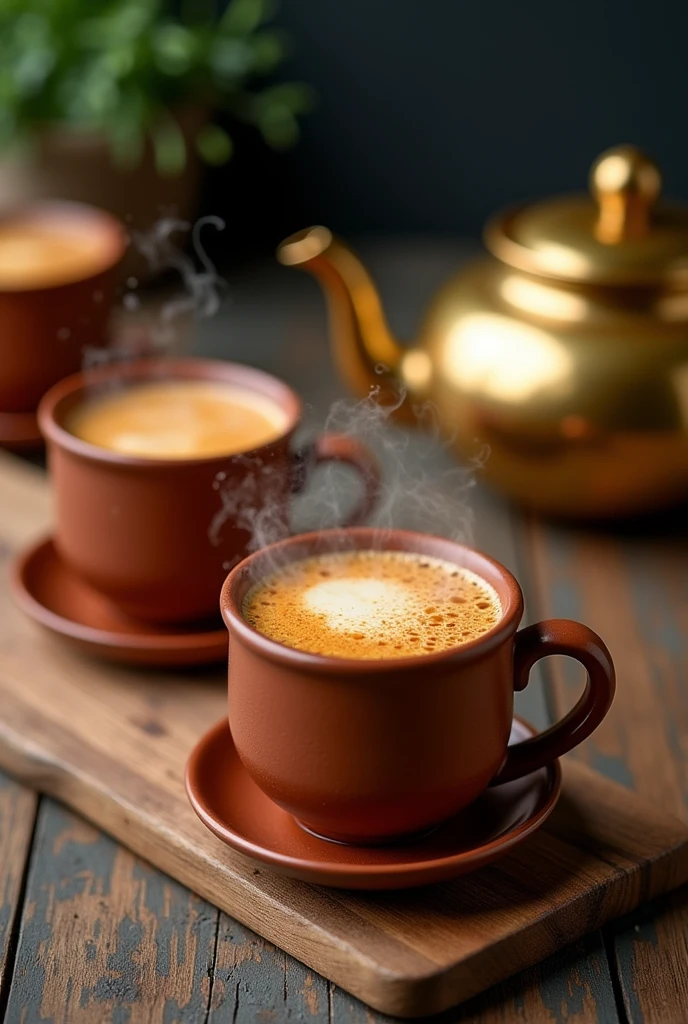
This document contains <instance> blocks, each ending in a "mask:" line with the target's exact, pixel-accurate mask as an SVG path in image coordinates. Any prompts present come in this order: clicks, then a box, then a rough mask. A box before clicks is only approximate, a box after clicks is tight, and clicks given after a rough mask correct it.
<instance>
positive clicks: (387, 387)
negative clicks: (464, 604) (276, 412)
mask: <svg viewBox="0 0 688 1024" xmlns="http://www.w3.org/2000/svg"><path fill="white" fill-rule="evenodd" d="M591 185H592V191H593V198H592V199H591V198H589V197H588V198H581V197H573V198H571V197H565V198H562V199H553V200H546V201H544V202H542V203H538V204H535V205H534V206H533V207H526V208H523V209H521V210H520V211H516V212H512V213H507V214H505V215H502V216H501V217H498V218H495V219H494V220H493V221H491V222H490V224H489V225H488V226H487V229H486V243H487V245H488V248H489V249H490V250H491V252H492V256H488V257H484V258H482V259H479V260H476V261H474V262H473V263H471V264H470V265H468V266H467V267H464V268H462V269H461V270H460V271H459V272H458V273H457V274H456V275H455V276H454V277H453V278H451V279H450V280H449V281H448V282H447V283H446V284H445V285H444V286H443V288H442V289H441V290H440V291H439V293H438V294H437V295H436V296H435V298H434V300H433V301H432V303H431V305H430V307H429V309H428V311H427V313H426V315H425V317H424V320H423V323H422V325H421V331H420V337H419V341H418V344H417V345H416V346H414V347H412V348H405V347H404V346H402V345H400V344H399V343H398V342H397V341H396V340H395V339H394V337H393V336H392V334H391V332H390V330H389V328H388V326H387V324H386V321H385V318H384V313H383V311H382V307H381V304H380V300H379V298H378V294H377V291H376V289H375V286H374V284H373V282H372V280H371V278H370V276H369V275H368V273H367V271H366V270H365V269H364V267H363V266H362V264H361V263H360V261H359V260H358V259H357V257H356V256H354V255H353V253H352V252H351V251H350V250H349V249H348V247H347V246H346V245H345V244H344V243H343V242H341V241H340V240H339V239H336V238H334V237H333V236H332V235H331V233H330V232H329V231H328V230H327V229H325V228H313V229H309V230H307V231H305V232H301V233H300V234H299V235H296V236H292V238H290V239H287V241H286V242H285V243H283V244H282V246H281V247H280V249H279V251H278V256H279V258H280V260H281V261H282V262H283V263H286V264H289V265H299V266H301V267H303V268H305V269H307V270H309V271H310V272H311V273H313V274H314V275H315V276H317V277H318V278H319V279H320V281H321V283H322V284H323V287H324V289H325V291H326V292H327V295H328V298H329V301H330V312H331V321H332V329H333V350H334V355H335V359H336V362H337V365H338V367H339V370H340V373H341V374H342V376H343V378H344V379H345V380H346V381H347V382H348V384H349V385H350V386H351V387H352V389H353V390H354V391H355V392H356V393H358V394H360V395H365V394H368V392H369V389H370V388H371V386H374V387H376V388H377V394H378V395H379V398H380V400H381V401H383V402H388V403H389V402H395V401H397V402H398V395H399V393H400V392H401V393H403V394H405V395H406V398H405V400H404V401H403V403H401V405H400V406H399V410H398V413H397V415H398V416H400V417H402V418H404V419H406V420H407V421H411V420H413V418H414V407H416V408H417V407H418V405H419V404H422V403H423V402H426V401H428V400H431V401H432V402H433V404H434V406H435V409H436V413H437V419H438V421H439V423H440V424H441V426H442V428H443V430H444V431H445V433H446V435H447V436H448V437H450V438H451V439H452V440H453V443H454V444H455V446H456V450H457V452H458V453H459V454H460V455H461V456H462V457H463V458H464V459H471V458H474V457H476V456H477V454H478V453H479V452H480V450H481V448H482V447H483V446H484V445H489V449H490V455H489V457H488V458H487V460H486V462H485V466H484V470H483V472H484V475H485V477H486V478H487V479H488V480H489V481H490V482H491V483H492V484H493V485H494V486H495V487H497V488H499V489H501V490H502V491H504V492H505V493H507V494H508V495H510V496H512V497H513V498H515V499H517V500H518V501H519V502H521V503H523V504H525V505H529V506H531V507H533V508H536V509H538V510H541V511H545V512H549V513H554V514H557V515H564V516H573V517H597V516H618V515H627V514H633V513H638V512H642V511H646V510H650V509H654V508H657V507H661V506H663V505H667V504H671V503H673V502H675V501H678V500H680V499H681V498H683V497H685V496H686V495H688V210H687V209H685V208H680V207H669V206H660V205H659V204H658V202H657V200H658V195H659V191H660V187H661V179H660V175H659V171H658V170H657V168H656V167H655V165H654V164H653V163H652V162H651V161H650V160H649V159H648V158H647V157H645V156H644V154H642V153H641V152H640V151H639V150H636V149H634V148H633V147H628V146H623V147H618V149H616V150H609V151H607V152H606V153H604V154H602V156H601V157H600V158H598V160H597V161H596V162H595V164H594V165H593V168H592V171H591Z"/></svg>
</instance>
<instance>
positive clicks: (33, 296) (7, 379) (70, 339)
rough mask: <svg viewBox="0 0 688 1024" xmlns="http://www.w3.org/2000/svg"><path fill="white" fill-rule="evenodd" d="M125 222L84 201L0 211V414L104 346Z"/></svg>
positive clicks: (28, 406)
mask: <svg viewBox="0 0 688 1024" xmlns="http://www.w3.org/2000/svg"><path fill="white" fill-rule="evenodd" d="M126 245H127V239H126V234H125V231H124V228H123V226H122V225H121V224H119V222H118V221H117V220H115V218H114V217H111V216H110V214H108V213H106V212H105V211H104V210H97V209H95V208H94V207H91V206H86V205H84V204H82V203H68V202H62V201H60V202H58V201H50V202H40V203H33V204H31V205H30V206H27V207H25V208H23V209H18V210H15V211H12V212H8V213H4V214H2V215H0V322H1V323H2V332H1V333H0V412H2V413H10V414H12V413H16V414H23V413H32V412H33V411H34V410H35V409H36V406H37V405H38V401H39V399H40V398H41V396H42V395H43V394H44V393H45V392H46V391H47V390H48V388H49V387H51V385H53V384H54V383H55V382H56V381H58V380H60V379H61V378H62V377H66V376H67V375H68V374H71V373H74V372H75V371H76V370H78V369H79V367H80V366H81V364H82V360H83V351H84V347H85V346H89V347H92V348H97V347H99V346H102V345H104V344H105V342H106V340H107V337H106V327H107V322H108V318H109V316H110V309H111V305H112V297H113V291H114V286H115V274H114V271H115V267H116V266H117V264H118V262H119V261H120V259H121V258H122V256H123V254H124V251H125V249H126Z"/></svg>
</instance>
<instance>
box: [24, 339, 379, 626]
mask: <svg viewBox="0 0 688 1024" xmlns="http://www.w3.org/2000/svg"><path fill="white" fill-rule="evenodd" d="M170 379H171V380H210V381H214V382H222V381H224V382H226V383H227V384H231V385H233V386H235V387H240V388H245V389H247V390H248V391H249V392H251V391H254V392H256V393H258V394H260V395H263V396H266V397H267V398H270V399H272V400H273V401H274V402H275V403H277V404H278V405H279V406H280V408H281V409H282V410H283V411H284V413H285V414H286V426H285V429H284V432H283V434H282V435H281V436H280V437H278V438H277V439H276V440H275V441H272V442H270V443H269V444H265V445H263V446H261V447H259V448H256V449H255V450H253V451H251V452H243V453H240V454H238V455H222V456H213V457H202V458H184V459H156V458H144V457H138V456H131V455H124V454H120V453H118V452H115V451H110V450H107V449H105V448H100V447H97V446H95V445H93V444H89V443H87V442H86V441H83V440H81V439H80V438H78V437H75V436H74V435H73V434H71V433H70V432H69V431H68V430H66V429H65V425H64V424H65V418H66V417H67V414H68V413H69V412H70V410H71V409H73V408H74V407H75V406H77V405H78V404H79V403H80V402H82V401H83V400H84V399H85V398H86V396H93V395H94V394H96V393H98V392H101V393H102V392H104V391H107V390H111V389H113V388H126V387H127V386H128V385H132V384H136V383H137V382H142V381H153V380H155V381H159V380H170ZM38 418H39V425H40V428H41V430H42V432H43V434H44V435H45V437H46V440H47V444H48V459H49V467H50V472H51V477H52V483H53V489H54V499H55V516H56V524H55V545H56V548H57V550H58V553H59V555H60V556H61V558H62V559H63V560H64V562H65V563H66V564H67V565H68V566H69V567H70V568H71V569H72V570H73V571H74V572H76V573H78V575H79V576H80V577H81V578H82V579H83V580H85V581H86V582H87V583H89V584H91V586H93V587H94V588H95V589H96V590H98V591H100V592H101V594H104V595H105V596H106V597H108V598H110V599H111V600H112V601H113V602H114V603H115V604H117V605H118V606H119V608H120V609H121V610H122V611H124V612H126V613H127V614H129V615H130V616H133V617H134V618H137V619H141V620H145V621H150V622H160V623H162V622H167V623H170V622H190V621H192V620H198V619H202V618H205V617H208V616H211V615H212V616H217V600H218V595H219V593H220V589H221V587H222V582H223V580H224V579H225V577H226V575H227V571H228V569H230V568H231V567H232V566H233V565H234V564H235V563H236V562H238V561H239V560H240V559H241V558H242V557H243V556H244V555H245V554H246V552H247V550H248V549H249V548H250V545H251V542H252V540H254V539H255V538H258V539H260V536H261V535H267V536H269V537H270V538H271V539H274V538H276V537H284V536H287V535H288V534H289V505H290V496H291V495H292V494H293V493H294V492H297V491H300V490H301V489H302V488H303V487H304V485H305V484H306V482H307V479H308V477H309V475H310V471H311V470H312V469H313V468H314V467H315V466H317V465H318V464H319V463H322V462H329V461H338V462H345V463H350V464H351V465H352V466H354V467H355V468H356V469H357V470H358V471H359V473H360V474H361V476H362V478H363V485H364V493H363V497H362V499H361V501H360V503H359V505H358V507H357V508H356V509H355V510H354V512H353V513H352V515H351V517H350V522H352V523H358V522H361V521H363V520H364V519H365V517H366V516H367V514H368V512H369V511H370V509H371V507H372V504H373V502H374V499H375V495H376V493H377V489H378V485H379V476H378V469H377V463H376V461H375V459H374V458H373V456H372V455H371V453H370V452H369V451H368V449H367V448H365V447H364V446H363V445H361V444H360V443H359V442H358V441H356V440H354V439H353V438H350V437H345V436H343V435H339V434H323V435H321V436H320V437H318V438H317V439H316V440H315V441H313V442H311V443H309V444H306V445H304V446H302V447H300V448H296V449H295V448H294V446H293V444H292V440H293V435H294V431H295V430H296V428H297V427H298V425H299V423H300V420H301V403H300V401H299V398H298V396H297V395H296V394H295V392H294V391H292V390H291V388H290V387H288V386H287V385H286V384H284V383H282V381H280V380H278V379H277V378H275V377H271V376H269V375H268V374H266V373H262V372H261V371H259V370H255V369H252V368H250V367H248V366H240V365H237V364H235V363H226V362H213V361H210V360H202V359H180V360H140V361H137V362H132V363H129V364H122V365H119V366H114V365H111V366H107V367H99V368H98V369H96V370H93V371H88V372H86V373H78V374H75V375H74V376H72V377H68V378H67V379H66V380H63V381H61V382H60V383H59V384H57V385H55V387H53V388H52V389H51V390H50V391H49V392H48V394H47V395H45V397H44V398H43V400H42V401H41V404H40V407H39V412H38Z"/></svg>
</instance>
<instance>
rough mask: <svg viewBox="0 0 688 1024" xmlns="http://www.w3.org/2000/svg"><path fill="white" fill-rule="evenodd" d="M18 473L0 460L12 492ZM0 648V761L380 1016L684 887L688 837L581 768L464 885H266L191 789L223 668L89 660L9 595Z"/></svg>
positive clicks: (8, 541) (430, 1005)
mask: <svg viewBox="0 0 688 1024" xmlns="http://www.w3.org/2000/svg"><path fill="white" fill-rule="evenodd" d="M15 464H16V463H15V460H12V459H11V458H10V459H3V460H2V462H0V474H1V479H2V481H3V482H5V481H13V480H14V467H15ZM27 472H30V471H27V470H25V469H24V468H22V469H21V471H20V482H19V485H17V483H16V482H13V483H12V485H11V486H10V487H8V488H4V493H5V494H7V495H10V494H13V495H14V497H13V498H8V499H7V500H6V501H5V503H4V508H3V516H2V520H1V521H0V534H1V535H2V537H3V539H4V540H5V548H6V549H11V548H12V547H13V546H14V545H16V544H18V543H21V542H22V541H23V539H24V537H23V536H22V534H23V533H24V532H25V531H26V532H29V531H33V530H34V528H35V526H36V521H35V509H36V508H37V507H38V505H39V504H40V501H34V500H33V498H34V496H33V489H35V492H36V495H37V496H38V497H40V494H41V493H42V491H44V489H45V487H46V484H45V482H44V480H43V479H42V478H41V476H40V475H39V474H38V472H37V471H36V474H35V475H34V478H33V480H31V479H30V478H29V477H28V476H27V475H26V474H27ZM30 510H34V518H31V516H30V515H29V512H30ZM7 523H10V524H11V525H10V526H9V527H8V528H6V526H5V524H7ZM27 523H28V524H29V525H28V527H27V525H26V524H27ZM0 647H1V649H2V653H1V654H0V706H1V707H2V720H1V721H0V762H1V763H2V764H3V766H4V767H5V768H7V769H9V770H10V771H12V772H14V773H15V774H16V775H17V776H19V777H20V778H21V779H23V780H24V781H26V782H28V783H32V784H35V785H37V786H38V787H39V788H41V789H43V790H45V791H46V792H49V793H51V794H54V795H56V796H59V797H61V798H63V799H65V800H66V801H67V802H68V803H70V804H71V805H72V806H73V807H75V808H76V809H78V810H80V811H81V812H82V813H84V814H85V815H86V816H87V817H88V818H90V819H91V820H92V821H94V822H95V823H97V824H98V825H100V826H101V827H103V828H105V829H106V830H107V831H108V832H110V833H111V834H112V835H114V836H116V837H117V838H118V839H120V840H122V841H123V842H126V843H127V844H128V845H129V846H130V847H131V848H132V849H133V850H134V851H135V852H137V853H138V854H140V855H142V856H145V857H146V858H148V859H149V860H150V861H151V862H152V863H154V864H156V865H157V866H158V867H160V868H162V869H164V870H166V871H168V872H169V873H170V874H171V875H172V876H173V877H176V878H179V879H181V880H182V881H183V882H185V883H186V884H188V885H190V886H191V887H192V888H193V889H194V890H195V891H196V892H199V893H200V894H201V895H202V896H203V897H205V898H206V899H209V900H210V901H211V902H213V903H214V904H216V905H218V906H220V907H222V908H223V909H225V910H227V911H229V912H231V913H232V914H233V915H234V916H236V917H237V918H239V919H240V920H242V921H243V922H245V923H246V924H248V925H250V926H252V927H253V928H256V929H258V930H259V931H260V932H261V933H263V934H264V935H265V936H266V938H268V939H269V940H270V941H274V942H276V943H278V944H279V945H280V946H282V947H284V948H286V949H287V950H288V951H289V952H290V953H293V954H295V955H296V956H297V957H298V958H299V959H301V960H303V961H304V962H305V963H307V964H308V965H309V966H310V967H312V968H315V969H318V970H319V971H320V972H321V973H323V974H325V975H326V976H328V977H330V978H331V979H332V980H334V981H335V982H337V983H338V984H341V985H342V986H343V987H344V988H346V989H348V990H350V991H353V992H354V993H355V994H356V995H359V996H361V997H362V998H363V999H364V1000H365V1001H366V1002H369V1003H371V1004H372V1005H374V1006H376V1007H378V1008H380V1009H384V1010H385V1011H392V1012H396V1013H401V1014H406V1015H409V1014H418V1013H421V1012H429V1011H435V1010H438V1009H442V1008H443V1007H446V1006H448V1005H450V1004H451V1003H452V1002H456V1001H458V1000H459V999H462V998H465V997H467V996H470V995H473V994H475V993H476V992H478V991H480V990H481V989H483V988H485V987H487V986H488V985H490V984H492V983H494V982H495V981H497V980H499V979H500V978H502V977H505V976H507V975H510V974H512V973H514V972H515V971H516V970H518V969H520V968H522V967H524V966H527V965H529V964H531V963H534V962H535V961H537V960H539V959H541V958H542V957H543V956H545V955H547V954H549V953H551V952H553V951H554V950H555V949H557V948H558V946H560V945H561V944H562V941H567V940H568V939H573V938H576V937H577V936H579V935H581V934H583V933H584V932H586V931H588V930H590V928H594V927H596V926H597V925H599V924H601V923H603V922H604V921H606V920H608V919H610V918H612V917H615V916H617V915H618V914H620V913H623V912H625V911H627V910H629V909H630V908H632V907H634V906H636V905H637V904H638V902H639V901H642V900H645V899H648V898H650V897H651V896H652V895H654V894H655V893H660V892H663V891H665V890H666V889H670V888H672V887H673V886H675V885H676V884H678V883H679V882H681V881H683V880H684V879H686V878H688V843H687V838H688V830H687V829H686V828H685V827H684V826H680V825H679V824H678V823H674V821H673V819H671V818H668V817H667V818H665V817H664V816H661V815H657V814H656V813H654V811H653V809H652V807H651V806H650V805H648V806H647V807H645V806H644V805H642V804H640V803H639V802H638V801H637V800H636V798H634V797H633V796H631V795H630V794H626V792H625V791H624V790H622V789H620V788H618V787H615V786H613V785H611V784H609V783H606V782H605V781H604V780H602V778H601V777H600V776H597V775H594V774H592V773H590V772H589V771H588V770H587V769H582V768H581V769H577V770H569V771H568V772H567V773H566V781H565V791H564V797H563V798H562V802H561V804H560V807H559V808H558V809H557V811H556V812H555V814H554V815H553V817H552V819H551V821H550V822H549V823H548V824H547V825H546V826H545V828H544V829H543V830H541V832H540V833H538V834H537V835H535V836H533V837H532V838H531V840H530V841H529V843H528V845H527V846H526V847H524V848H520V849H517V850H515V851H513V853H512V854H511V855H510V856H508V857H507V858H505V859H504V860H503V861H501V862H500V863H498V864H497V865H495V866H494V867H491V868H488V869H486V870H485V871H483V872H480V873H479V874H477V875H475V876H472V877H469V878H465V879H460V880H458V881H457V882H456V883H448V884H446V885H442V886H436V887H433V888H431V889H426V890H423V891H422V892H410V893H401V894H386V895H385V896H382V897H375V896H362V895H361V896H356V895H354V894H349V893H340V892H334V893H333V892H325V891H323V890H318V889H316V888H313V887H309V886H306V885H303V884H301V883H297V882H294V881H292V880H290V879H285V878H280V877H278V876H275V875H271V874H270V873H268V872H265V871H263V869H260V870H258V869H256V868H255V867H254V866H253V865H252V864H251V863H250V862H249V861H247V860H245V859H244V858H242V857H241V856H240V855H238V854H235V853H233V852H231V851H228V850H227V849H226V848H224V847H223V846H222V845H221V844H220V843H218V841H217V840H215V839H214V838H213V837H212V836H210V835H209V834H208V833H207V832H206V831H205V830H204V829H203V827H202V826H201V825H200V823H199V822H198V821H197V820H196V818H195V816H194V815H193V813H192V812H191V809H190V807H189V806H188V804H187V802H186V798H185V795H184V792H183V787H182V773H183V767H184V760H185V757H186V754H187V752H188V750H189V749H190V747H191V746H192V744H193V742H194V740H195V738H196V737H197V736H198V735H200V733H201V732H202V731H203V730H204V729H205V728H207V727H208V726H209V725H210V724H211V723H212V722H213V721H214V720H216V719H217V718H218V717H220V716H221V715H222V714H223V713H224V705H225V694H224V689H225V679H224V672H223V671H222V670H219V671H218V672H217V673H208V674H206V675H201V674H195V675H193V676H189V675H187V676H175V675H174V674H169V673H168V674H165V673H153V672H134V671H131V670H128V669H126V668H122V667H118V666H106V665H101V664H99V663H98V662H96V661H94V660H90V659H85V658H83V657H82V656H81V655H80V654H79V653H78V652H76V651H72V650H71V649H70V648H68V647H67V646H65V645H63V644H61V643H59V642H58V641H56V640H55V639H54V638H52V637H50V636H49V635H47V634H45V633H44V632H42V631H40V630H39V629H37V628H36V627H35V626H34V625H33V624H32V623H30V622H29V621H27V620H26V618H25V617H24V616H23V615H22V614H21V613H19V612H18V610H16V609H15V608H14V606H13V605H12V603H11V601H10V600H9V598H8V595H7V591H6V588H3V589H2V593H1V594H0ZM572 768H573V766H572ZM94 841H95V839H94ZM53 849H54V847H53ZM127 856H128V855H127ZM129 863H131V862H129ZM68 874H70V872H68ZM125 875H126V872H125ZM31 884H32V882H31V877H30V879H29V887H31ZM122 884H124V885H125V887H126V885H127V884H130V883H128V882H126V878H125V880H124V881H123V883H122ZM132 884H133V883H132ZM157 884H160V885H163V884H165V883H164V882H161V881H158V883H157ZM96 889H97V886H96ZM46 905H47V906H50V900H48V904H46ZM29 906H30V903H29ZM94 927H95V924H94ZM20 948H21V942H20ZM58 959H59V958H58ZM50 963H51V962H50V961H48V968H47V969H49V970H51V969H52V968H51V966H50ZM85 965H86V961H84V967H85ZM20 980H21V979H20V978H19V980H18V984H19V981H20ZM63 980H64V979H63ZM56 984H57V982H56V979H54V980H53V982H52V984H51V986H50V987H51V989H52V990H54V989H55V987H56ZM65 984H66V981H65ZM87 987H88V986H87ZM13 991H14V990H13ZM17 991H19V989H17ZM189 991H190V990H189ZM12 998H14V996H12ZM84 998H87V997H86V996H84ZM88 998H90V996H89V997H88ZM189 998H191V996H189Z"/></svg>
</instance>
